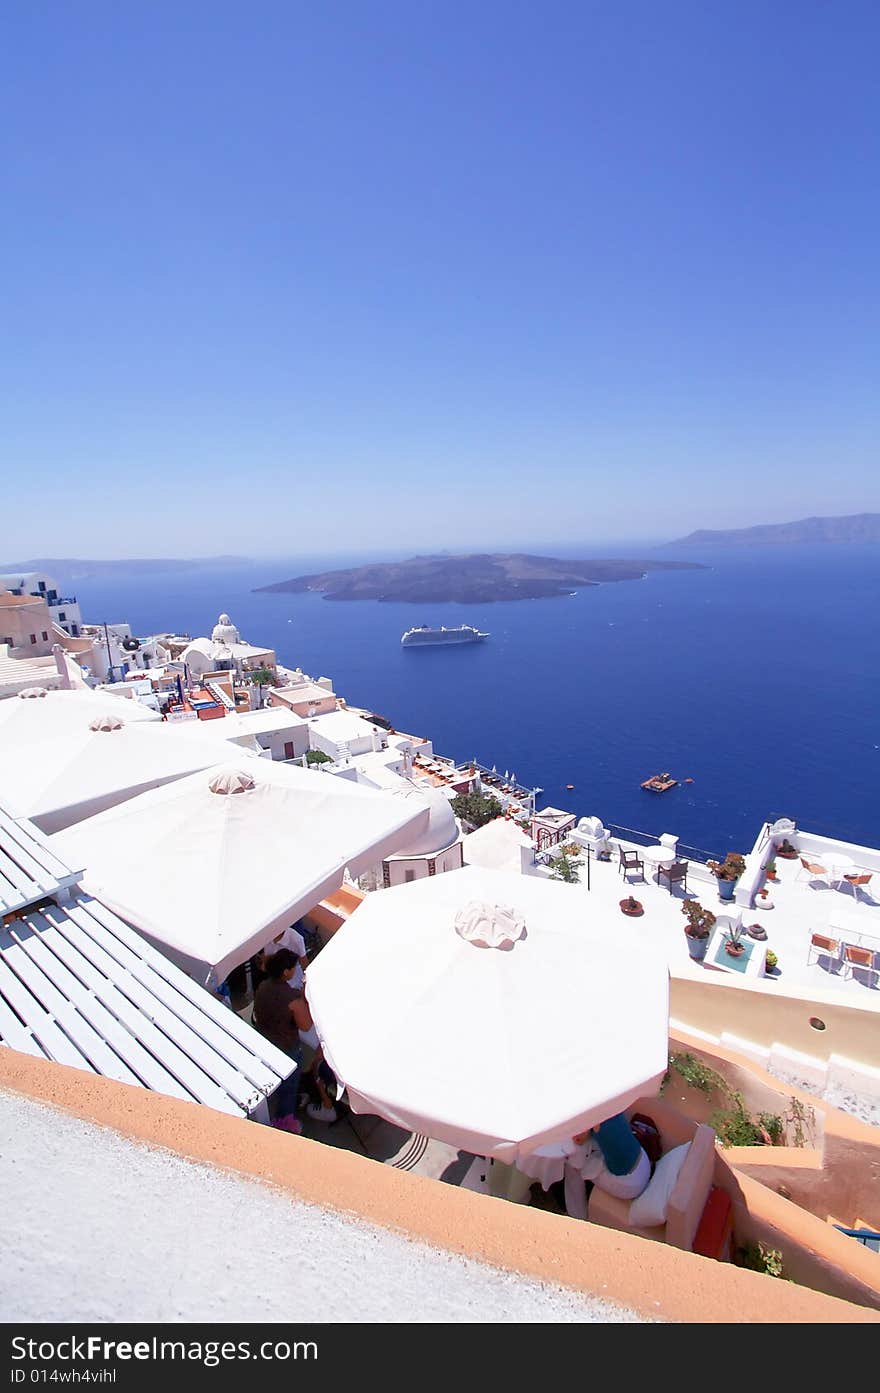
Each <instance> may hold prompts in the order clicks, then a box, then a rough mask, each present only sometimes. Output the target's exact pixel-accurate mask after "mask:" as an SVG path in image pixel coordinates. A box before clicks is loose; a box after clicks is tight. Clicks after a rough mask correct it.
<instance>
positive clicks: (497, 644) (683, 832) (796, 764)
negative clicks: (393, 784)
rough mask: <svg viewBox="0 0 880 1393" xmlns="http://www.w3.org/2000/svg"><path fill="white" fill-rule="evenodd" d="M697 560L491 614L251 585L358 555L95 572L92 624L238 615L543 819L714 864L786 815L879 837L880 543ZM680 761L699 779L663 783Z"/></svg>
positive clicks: (146, 626)
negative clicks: (661, 786)
mask: <svg viewBox="0 0 880 1393" xmlns="http://www.w3.org/2000/svg"><path fill="white" fill-rule="evenodd" d="M566 552H567V553H568V554H569V555H598V554H601V553H600V552H599V551H597V549H596V548H591V549H590V550H585V549H583V548H580V549H575V548H574V547H567V548H566ZM545 554H546V552H545ZM605 554H608V551H607V549H606V551H605ZM618 554H619V553H618ZM630 554H636V555H638V554H642V555H644V554H645V552H644V550H643V551H642V552H641V553H639V552H630ZM667 555H669V556H670V557H677V556H678V554H677V553H674V552H670V553H667ZM680 559H687V560H693V561H701V562H704V563H705V564H706V565H707V566H708V567H709V569H706V570H696V571H679V572H675V571H671V572H650V573H649V574H648V577H647V579H645V580H643V581H621V582H617V583H614V584H607V585H602V586H597V587H592V588H589V589H586V590H581V591H579V592H577V593H576V594H575V595H573V596H571V597H569V598H565V599H554V600H527V601H520V602H516V603H501V604H494V605H475V606H472V605H468V606H462V605H429V606H418V607H415V606H412V605H401V604H379V603H372V602H359V603H342V602H334V601H328V600H324V599H322V598H321V597H319V596H317V595H258V594H254V593H252V592H253V590H254V587H256V586H258V585H261V584H266V583H268V582H270V581H275V580H280V579H283V578H284V577H285V576H289V575H297V574H301V573H302V572H303V571H304V570H317V569H321V568H322V566H326V567H330V566H341V565H346V564H353V562H355V561H357V560H358V558H354V557H353V558H347V559H346V558H336V559H335V560H331V559H330V558H329V557H328V558H325V559H324V560H323V561H322V562H320V563H318V562H316V560H315V558H310V559H309V561H308V563H307V564H304V562H303V560H302V559H299V560H297V559H292V560H289V561H280V562H279V561H278V560H273V561H271V562H262V563H259V564H257V563H254V564H248V565H242V566H238V565H233V566H230V567H228V568H225V569H223V570H222V571H220V570H214V569H208V568H206V569H199V570H194V571H187V570H182V571H180V572H178V573H174V572H165V573H160V574H154V575H148V576H144V575H133V574H132V575H129V574H122V575H116V576H114V577H113V579H112V580H108V579H106V578H97V577H91V578H90V577H88V576H84V577H79V578H77V579H76V580H75V582H74V588H75V592H76V594H77V596H78V598H79V600H80V604H81V607H82V611H83V617H84V619H86V620H87V621H88V622H101V621H103V620H107V621H128V622H129V623H130V624H131V625H132V627H133V629H134V630H135V632H136V633H140V634H146V633H155V632H161V631H168V630H171V631H177V632H181V631H183V632H189V633H190V634H192V635H193V636H195V635H198V634H210V632H211V628H212V626H213V625H214V623H215V622H216V620H217V616H218V615H219V614H220V612H221V611H226V612H228V613H229V614H230V615H231V617H232V619H233V621H234V622H235V623H236V624H237V625H238V627H239V629H240V631H241V634H242V637H243V638H244V639H245V640H246V641H248V642H251V643H257V644H265V645H267V646H270V647H273V648H275V650H276V651H277V654H278V657H279V659H280V661H281V662H283V663H285V664H287V665H289V666H293V667H296V666H300V667H302V668H303V669H304V670H305V671H306V672H309V673H311V674H312V675H313V676H315V677H320V676H325V675H326V676H329V677H331V678H332V679H333V683H334V687H335V690H336V691H337V692H338V693H339V694H341V695H342V696H344V697H345V698H346V699H347V700H348V701H349V702H350V703H351V704H352V705H356V706H366V707H370V708H371V709H372V710H373V711H375V712H378V713H379V714H381V715H384V716H386V717H388V718H389V719H390V720H391V721H392V722H393V724H394V725H395V726H396V727H397V728H398V729H401V730H406V731H409V732H413V733H415V734H418V735H426V736H430V737H431V739H432V740H433V741H434V747H435V749H436V750H437V751H438V753H440V754H444V755H449V756H451V757H453V758H455V759H457V760H465V759H474V758H475V759H477V760H479V761H480V762H481V763H483V764H487V765H490V766H491V765H493V764H494V765H496V766H497V768H498V769H499V770H500V771H504V770H509V771H510V772H511V774H515V775H516V777H517V779H518V781H519V782H520V783H522V784H526V785H528V786H530V787H532V786H540V787H541V788H542V789H543V793H542V795H541V797H540V799H539V805H540V806H546V805H547V804H553V805H556V806H561V807H564V808H570V809H571V810H572V811H574V812H576V813H577V814H578V815H581V814H593V813H596V814H598V815H599V817H601V818H602V819H603V821H604V822H605V823H606V824H611V823H613V824H615V825H617V826H622V827H627V828H635V829H639V830H644V831H645V832H648V833H651V834H654V835H658V834H659V833H661V832H664V831H671V832H675V833H677V834H678V835H679V837H680V838H681V840H682V841H683V842H685V843H688V844H689V845H691V846H694V847H698V848H703V849H706V850H708V851H710V852H713V853H723V852H725V851H726V850H728V849H735V850H741V851H746V850H748V848H749V847H750V846H751V844H752V842H753V840H754V837H755V835H756V833H757V831H758V830H759V827H760V825H761V823H762V822H763V821H764V819H766V818H775V817H780V816H789V817H793V818H795V819H796V821H797V822H798V825H799V826H801V827H804V828H807V829H812V830H815V831H817V832H822V833H825V834H828V835H834V836H838V837H842V838H845V839H846V840H850V841H854V842H859V843H866V844H868V845H871V846H877V845H878V844H880V816H878V814H880V796H878V784H880V719H878V701H877V698H878V688H880V683H878V677H880V624H878V615H880V547H877V546H873V547H835V546H826V547H822V548H815V549H813V548H792V549H786V550H782V549H779V550H777V549H773V550H770V549H754V550H753V549H748V550H745V549H737V550H732V551H727V552H717V551H715V552H712V553H709V554H702V553H692V552H691V551H690V550H688V551H687V552H682V553H681V556H680ZM65 588H68V587H67V586H66V587H65ZM420 623H427V624H432V625H437V624H449V625H454V624H461V623H473V624H476V625H477V626H478V627H480V628H482V629H484V630H488V631H489V632H490V634H491V637H490V639H489V640H488V641H487V642H486V643H483V644H474V645H472V646H464V647H454V648H426V649H404V648H401V645H400V636H401V633H402V632H403V631H404V630H405V629H407V628H409V627H410V626H411V625H413V624H420ZM661 770H669V771H671V772H672V774H673V775H674V776H675V777H677V778H679V779H682V780H683V779H685V778H690V779H693V783H688V784H685V783H681V784H680V785H679V786H678V787H677V788H675V789H672V790H671V791H670V792H668V793H665V794H661V795H657V794H649V793H646V792H644V791H643V790H642V789H641V788H640V787H639V785H640V783H641V781H642V780H643V779H645V778H647V777H648V775H650V774H654V773H657V772H659V771H661ZM567 784H573V785H574V789H573V790H571V791H569V790H567V789H566V785H567Z"/></svg>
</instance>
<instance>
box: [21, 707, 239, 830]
mask: <svg viewBox="0 0 880 1393" xmlns="http://www.w3.org/2000/svg"><path fill="white" fill-rule="evenodd" d="M46 700H48V698H46ZM115 705H116V706H117V707H121V708H122V710H121V711H120V712H118V713H117V712H116V711H113V710H110V711H103V712H101V711H99V712H98V713H97V714H90V712H89V711H88V710H83V711H80V712H79V713H78V720H76V721H75V722H71V721H69V720H67V719H65V720H64V721H63V722H62V725H61V728H58V727H57V726H56V725H55V724H54V723H50V724H49V726H48V727H47V729H46V732H45V734H44V735H43V736H42V737H41V738H39V739H36V738H34V739H29V738H28V737H27V735H26V734H23V735H22V736H21V738H20V739H16V738H14V731H15V726H16V724H17V723H13V722H10V723H9V725H8V726H3V725H2V724H0V798H2V799H3V802H4V803H5V805H6V806H7V808H8V809H9V811H10V812H11V813H12V814H13V816H14V817H17V818H21V817H26V818H30V820H31V821H32V822H34V823H36V825H37V827H39V828H40V830H41V831H42V832H47V833H51V832H60V831H61V830H62V829H63V828H65V827H69V826H71V824H72V823H75V822H80V821H81V820H82V819H83V818H86V817H92V816H94V814H96V813H99V812H102V811H103V810H104V809H105V808H112V807H114V806H115V805H116V804H117V803H121V802H124V800H125V799H127V798H131V797H133V796H134V795H135V794H138V793H143V792H144V791H145V790H146V789H150V788H156V787H157V786H158V785H159V784H164V783H167V782H168V781H169V780H172V779H180V778H182V777H183V776H184V775H185V774H192V773H193V772H194V771H195V770H196V769H207V768H209V767H210V766H211V765H213V764H216V763H217V745H216V743H215V742H214V741H213V740H205V739H203V738H200V737H199V735H198V733H197V732H194V733H193V734H192V735H191V736H187V737H184V736H181V737H180V738H179V739H176V738H175V737H174V736H172V735H171V734H170V733H169V731H168V727H167V726H166V725H165V724H164V723H163V722H162V721H161V720H159V721H158V722H157V723H155V724H153V723H152V722H148V721H143V720H139V719H135V720H132V721H129V720H126V712H125V708H124V705H123V702H122V701H121V700H118V699H117V700H116V701H115ZM0 706H15V707H19V708H20V709H21V710H22V711H24V712H27V711H33V710H37V711H41V710H43V708H44V707H45V701H13V700H7V701H5V702H0ZM194 724H195V723H194Z"/></svg>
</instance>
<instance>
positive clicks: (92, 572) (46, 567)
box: [0, 556, 249, 580]
mask: <svg viewBox="0 0 880 1393" xmlns="http://www.w3.org/2000/svg"><path fill="white" fill-rule="evenodd" d="M248 560H249V558H248V557H246V556H203V557H197V558H196V559H195V560H188V561H184V560H181V559H179V558H175V557H143V556H141V557H131V558H129V559H127V560H122V561H88V560H79V559H77V558H75V557H58V556H46V557H37V558H36V559H31V560H30V561H8V562H3V563H0V575H2V576H7V575H12V574H13V573H14V572H16V571H22V572H24V571H43V572H45V574H46V575H50V576H57V577H62V576H66V577H70V578H71V579H74V580H80V579H82V578H84V577H86V576H107V575H111V576H112V575H116V574H119V573H120V572H123V571H124V572H126V573H127V574H129V575H131V573H132V572H134V574H135V575H138V574H141V575H155V574H156V573H158V572H161V571H180V570H184V571H195V570H198V569H199V568H200V567H204V566H246V565H247V564H248Z"/></svg>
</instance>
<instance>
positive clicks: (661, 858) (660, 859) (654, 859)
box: [642, 844, 677, 874]
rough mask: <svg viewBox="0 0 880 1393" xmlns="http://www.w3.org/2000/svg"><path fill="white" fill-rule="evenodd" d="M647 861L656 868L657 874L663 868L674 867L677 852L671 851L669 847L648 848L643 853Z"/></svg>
mask: <svg viewBox="0 0 880 1393" xmlns="http://www.w3.org/2000/svg"><path fill="white" fill-rule="evenodd" d="M642 857H643V859H644V860H645V861H648V862H650V864H651V865H652V866H653V867H654V872H655V874H656V873H657V872H658V871H659V870H660V867H661V866H673V865H675V862H676V859H677V852H675V851H674V850H672V851H671V850H670V849H669V847H668V846H660V845H659V844H658V845H657V846H646V847H645V849H644V851H643V852H642Z"/></svg>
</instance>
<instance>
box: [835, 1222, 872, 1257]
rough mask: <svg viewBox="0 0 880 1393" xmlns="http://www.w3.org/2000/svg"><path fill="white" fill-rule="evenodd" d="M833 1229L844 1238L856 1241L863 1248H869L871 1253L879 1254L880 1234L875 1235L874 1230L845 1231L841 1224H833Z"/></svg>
mask: <svg viewBox="0 0 880 1393" xmlns="http://www.w3.org/2000/svg"><path fill="white" fill-rule="evenodd" d="M834 1227H835V1228H836V1229H837V1230H838V1231H839V1232H840V1233H842V1234H843V1235H844V1237H846V1238H854V1239H856V1241H857V1242H858V1243H861V1245H862V1247H863V1248H870V1249H871V1252H872V1253H880V1233H876V1232H875V1231H874V1229H845V1228H844V1227H843V1224H835V1225H834Z"/></svg>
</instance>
